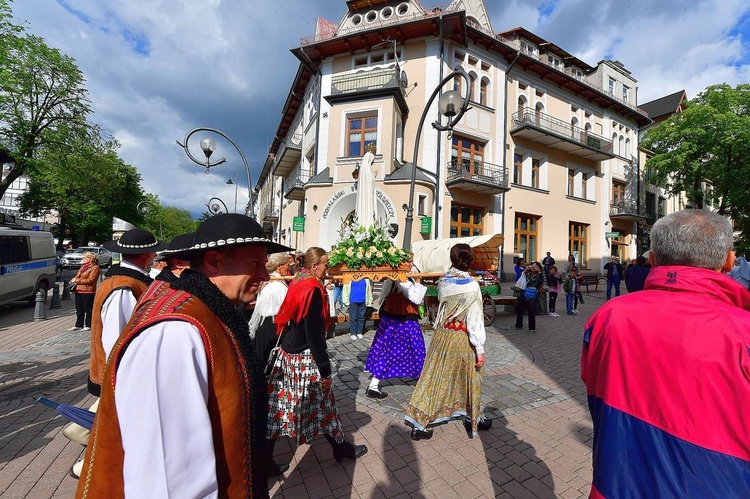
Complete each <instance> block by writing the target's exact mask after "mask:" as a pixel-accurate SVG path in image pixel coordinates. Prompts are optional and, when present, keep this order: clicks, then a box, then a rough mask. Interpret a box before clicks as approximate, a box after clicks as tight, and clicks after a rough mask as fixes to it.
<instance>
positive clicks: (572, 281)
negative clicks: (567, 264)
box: [563, 267, 578, 315]
mask: <svg viewBox="0 0 750 499" xmlns="http://www.w3.org/2000/svg"><path fill="white" fill-rule="evenodd" d="M577 273H578V269H577V268H576V267H571V269H570V272H568V275H567V276H566V277H565V283H564V284H563V289H564V290H565V310H566V311H567V312H568V315H573V314H574V313H575V312H574V311H573V310H574V308H573V300H574V299H575V296H576V282H577V275H576V274H577Z"/></svg>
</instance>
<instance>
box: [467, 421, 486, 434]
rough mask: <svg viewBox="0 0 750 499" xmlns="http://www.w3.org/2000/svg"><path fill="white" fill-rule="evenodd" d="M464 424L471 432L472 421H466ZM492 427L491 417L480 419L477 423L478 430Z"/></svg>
mask: <svg viewBox="0 0 750 499" xmlns="http://www.w3.org/2000/svg"><path fill="white" fill-rule="evenodd" d="M464 426H465V427H466V431H468V432H469V433H471V431H472V430H471V421H468V420H467V421H464ZM490 428H492V420H491V419H480V420H479V422H478V423H477V431H487V430H489V429H490Z"/></svg>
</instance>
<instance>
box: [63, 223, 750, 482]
mask: <svg viewBox="0 0 750 499" xmlns="http://www.w3.org/2000/svg"><path fill="white" fill-rule="evenodd" d="M694 211H697V210H688V211H686V212H681V213H682V215H678V214H675V215H674V216H673V215H670V216H668V217H665V218H663V219H661V220H660V221H659V222H658V223H657V225H655V226H654V228H653V230H652V233H651V238H652V252H651V253H650V255H651V256H650V264H649V263H647V262H646V259H645V257H638V258H637V259H636V260H635V262H634V263H633V264H631V265H629V266H627V268H625V267H623V266H622V265H621V264H620V263H619V261H618V259H617V258H616V257H612V259H611V260H610V262H608V263H607V265H605V270H606V271H607V282H608V286H607V302H606V304H605V305H604V306H602V307H600V308H599V309H598V310H597V311H596V312H595V313H594V314H593V315H592V317H591V319H590V320H589V321H588V323H587V325H586V330H585V333H584V347H583V358H582V364H581V366H582V370H581V373H582V379H583V380H584V383H585V384H586V386H587V390H588V394H589V407H590V410H591V414H592V418H593V419H594V432H595V438H594V444H595V447H596V448H595V449H594V481H593V486H592V493H594V494H595V495H596V494H601V496H602V497H607V496H610V495H617V494H618V493H620V492H623V493H624V492H627V491H629V490H630V491H632V490H640V491H641V492H644V493H645V492H647V491H648V490H660V487H661V486H663V484H664V483H665V482H667V481H670V483H672V485H674V486H675V487H677V489H679V491H680V494H678V495H682V492H684V493H685V495H689V494H688V493H687V492H691V493H692V492H694V490H692V489H691V487H696V484H697V483H700V484H709V485H702V486H701V487H699V488H698V489H696V490H707V489H706V488H705V487H707V486H708V487H710V486H713V485H714V484H715V481H716V477H721V479H722V480H724V481H725V483H724V484H723V485H722V487H723V488H722V489H720V490H723V491H724V492H732V491H734V490H737V488H742V487H746V488H747V490H748V491H749V492H750V487H749V486H747V483H750V482H748V481H747V480H745V478H746V477H747V476H750V475H748V468H746V462H750V444H748V443H747V442H750V439H748V438H747V437H750V431H748V430H747V429H746V425H744V424H742V423H741V422H740V418H741V416H740V414H741V409H742V407H744V405H743V404H744V403H746V402H748V401H750V385H748V383H747V381H746V380H747V379H748V378H749V376H747V373H749V372H750V357H749V355H750V354H748V346H750V339H748V337H747V334H748V331H750V328H748V326H750V317H749V316H750V312H748V310H750V293H748V291H747V286H745V290H743V289H742V287H743V284H742V281H741V279H746V280H748V279H750V276H749V275H748V266H747V263H746V262H745V261H744V260H743V259H737V260H738V261H739V263H738V265H736V266H735V267H734V268H733V267H732V263H733V262H734V260H735V259H734V254H733V252H732V251H731V229H730V230H729V231H728V232H727V228H726V225H727V224H723V222H721V220H723V219H722V218H721V217H719V216H714V215H710V214H709V215H706V214H704V212H700V213H693V212H694ZM709 226H711V228H709ZM698 229H700V230H698ZM727 234H728V235H727ZM675 241H681V242H682V243H683V244H684V246H685V247H682V246H681V247H676V246H675ZM105 247H107V248H108V249H110V250H111V251H116V252H119V253H121V254H122V255H123V259H122V262H121V263H120V264H119V265H115V266H113V267H112V268H111V269H110V270H109V271H108V272H107V276H106V278H105V279H104V280H103V281H101V283H98V282H99V279H98V277H99V276H98V266H97V265H96V257H95V256H93V258H92V257H91V256H87V255H84V266H83V267H82V268H81V270H79V272H78V273H77V274H76V277H75V278H74V282H75V284H76V286H77V288H79V289H77V290H76V294H77V295H78V294H80V295H81V297H80V299H79V297H78V296H76V312H77V313H76V325H75V326H74V327H73V328H71V329H73V330H82V329H84V328H88V327H90V329H91V356H90V366H89V367H90V369H89V391H90V392H91V394H92V395H94V396H96V397H97V400H96V402H95V403H94V405H93V406H92V407H91V410H92V411H95V412H96V418H95V421H94V426H93V428H92V429H91V431H90V433H89V432H88V431H87V430H85V429H84V428H82V427H78V426H77V425H74V424H73V425H70V426H68V427H67V428H66V429H65V434H66V436H68V437H69V438H71V439H72V440H75V441H77V442H79V443H81V444H83V445H86V446H87V448H86V452H85V456H84V459H83V460H82V461H80V462H78V463H76V464H75V465H74V466H73V467H72V468H71V471H70V473H71V475H73V476H74V477H76V478H78V477H80V481H79V486H78V491H77V496H78V497H99V496H102V495H105V494H114V495H117V496H122V495H126V496H135V497H142V496H174V497H204V496H222V497H267V496H268V483H267V477H269V476H279V475H282V474H283V473H285V472H286V471H287V470H288V468H289V465H288V464H287V463H277V462H276V461H275V459H274V455H273V454H274V447H275V443H276V442H277V441H278V439H279V438H281V437H287V438H290V439H291V440H293V441H294V442H295V443H296V445H297V446H299V445H304V444H309V443H310V442H311V441H312V440H313V439H314V438H315V437H316V436H318V435H319V434H322V435H323V437H324V438H325V439H326V440H327V441H328V442H329V444H330V445H331V450H332V454H333V457H334V458H335V459H336V460H337V461H341V460H343V459H358V458H360V457H361V456H363V455H364V454H365V453H367V451H368V449H367V447H366V446H365V445H362V444H356V443H354V442H352V441H351V440H350V439H349V438H347V436H346V433H347V432H346V431H345V428H344V424H343V422H342V418H341V417H340V415H339V410H338V407H337V404H336V400H335V397H334V392H333V389H332V386H333V382H332V376H333V375H334V374H335V373H334V370H333V367H332V364H331V358H330V355H329V352H328V347H327V342H326V336H327V331H328V327H329V324H330V321H331V320H332V312H331V305H330V302H331V301H334V307H336V303H335V301H336V300H334V299H333V298H334V297H335V298H336V299H337V298H338V297H339V294H337V293H336V292H335V285H334V283H333V282H331V281H330V279H328V275H327V273H328V254H327V253H326V251H325V250H324V249H322V248H318V247H311V248H309V249H308V250H307V251H305V252H299V253H296V254H295V253H289V252H290V251H291V248H288V247H286V246H284V245H281V244H279V243H276V242H273V241H271V240H268V239H267V238H266V237H265V235H264V232H263V229H262V227H261V226H260V225H259V224H258V223H257V222H256V221H255V220H253V219H251V218H249V217H245V216H242V215H236V214H220V215H216V216H214V217H211V218H209V219H208V220H206V221H204V222H203V223H202V224H201V225H200V226H199V227H198V229H197V230H196V232H195V233H191V234H185V235H182V236H178V237H177V238H174V239H173V240H172V241H170V243H169V244H168V245H167V244H164V243H160V242H158V241H157V240H156V238H155V237H154V236H153V235H152V234H151V233H149V232H148V231H145V230H141V229H133V230H130V231H128V232H126V233H125V234H124V235H123V236H122V237H121V238H120V239H119V240H116V241H110V242H109V243H107V244H105ZM691 248H693V249H696V248H701V250H700V251H703V252H709V253H710V254H709V255H706V256H705V257H702V258H701V257H700V255H698V256H696V255H691V254H689V250H690V249H691ZM157 256H158V259H159V260H160V261H162V262H163V263H162V264H160V267H161V270H160V271H159V272H158V273H154V274H155V275H154V277H153V279H152V277H151V276H149V272H148V269H149V268H150V267H152V262H153V261H154V259H155V258H156V257H157ZM473 258H474V255H473V251H472V248H471V247H470V246H468V245H466V244H455V245H454V246H453V247H452V248H451V250H450V261H451V267H450V269H449V270H448V271H447V272H446V273H445V274H444V275H442V276H441V277H440V278H439V280H438V284H437V293H438V302H439V305H438V309H437V313H436V316H435V319H434V324H433V325H434V333H433V337H432V341H431V343H430V345H429V348H425V341H424V338H423V335H422V331H421V328H420V324H419V318H420V310H419V305H420V304H421V303H422V301H423V299H424V296H425V293H426V291H427V288H426V286H424V285H423V284H422V283H420V282H419V279H418V278H410V279H407V280H406V281H403V282H400V281H385V282H384V284H383V287H382V291H381V292H380V294H379V295H378V296H375V297H373V296H372V287H371V284H370V283H369V282H368V281H367V280H363V281H362V283H361V284H360V283H356V282H355V283H347V284H345V285H343V286H342V287H341V293H340V297H341V301H342V303H343V304H344V306H347V307H348V312H349V314H350V318H351V321H350V323H351V324H353V326H350V327H352V328H353V329H350V334H351V336H352V337H353V339H358V337H359V335H360V334H361V327H362V320H361V317H360V313H362V317H363V314H364V309H366V307H368V306H370V305H371V306H372V307H373V308H374V309H375V310H377V311H378V314H379V322H378V325H377V330H376V332H375V334H374V337H373V339H372V344H371V346H370V348H369V351H368V353H367V358H366V361H365V365H364V367H365V369H366V371H367V372H369V373H370V375H371V377H370V381H369V384H368V385H367V387H366V388H365V390H364V392H365V395H366V396H367V397H369V398H372V399H384V398H387V397H388V394H387V393H386V392H385V391H384V390H383V389H382V388H381V386H380V383H381V381H382V380H384V379H389V378H413V379H415V380H416V386H415V388H414V391H413V393H412V395H411V397H410V400H409V403H408V405H407V407H406V408H405V411H404V421H405V423H406V424H407V425H408V426H410V427H411V432H410V438H411V439H412V440H414V441H419V440H424V439H429V438H431V437H432V434H433V430H432V427H434V426H435V425H438V424H442V423H444V422H447V421H450V420H459V421H462V422H463V424H464V425H465V427H466V431H467V433H468V435H469V436H470V437H476V436H477V435H478V432H480V431H486V430H488V429H490V428H491V426H492V420H490V419H485V418H484V417H483V414H482V410H481V400H482V397H481V394H482V386H481V385H482V377H483V374H484V366H485V351H484V346H485V342H486V338H487V334H486V331H485V326H484V321H483V307H482V295H481V290H480V287H479V284H478V282H477V281H476V280H475V279H474V277H472V276H471V275H470V273H469V269H470V268H471V266H472V262H473ZM152 268H153V267H152ZM562 268H563V270H562V271H559V270H558V267H557V264H556V262H555V260H554V258H552V256H551V254H550V253H547V256H546V258H544V259H543V261H542V262H531V263H530V264H528V265H526V264H525V262H524V261H523V260H519V261H518V262H517V265H516V272H517V281H516V287H517V290H518V301H517V307H516V324H515V326H516V328H518V329H521V328H522V327H523V317H524V316H527V317H528V327H529V330H530V331H534V330H535V327H536V316H537V314H538V309H539V306H540V303H539V300H540V299H541V298H542V297H544V296H545V291H546V294H547V295H548V296H549V304H548V311H549V315H550V316H551V317H558V314H557V313H556V302H557V298H558V295H559V293H564V294H565V307H566V312H567V314H569V315H575V314H576V313H577V306H578V302H579V301H580V302H581V303H583V294H582V292H581V274H580V271H579V268H578V265H577V264H576V261H575V257H574V255H570V256H569V257H568V260H567V262H566V263H565V264H564V265H563V266H562ZM722 272H723V273H729V274H730V275H731V276H732V277H734V279H735V280H736V281H737V282H735V281H734V280H732V279H730V278H729V277H727V276H725V275H721V274H722ZM623 280H624V282H625V286H626V288H627V290H628V293H627V294H626V295H625V296H619V295H620V290H619V287H620V281H623ZM97 283H98V285H97ZM610 283H611V284H610ZM612 290H614V292H615V294H614V296H615V299H610V298H611V292H612ZM743 293H744V294H743ZM86 295H90V296H86ZM698 295H700V296H698ZM666 302H668V303H669V306H665V305H664V303H666ZM248 306H249V307H248ZM248 308H249V312H250V313H248ZM743 309H744V310H743ZM360 310H362V312H360ZM644 313H647V314H648V316H649V317H650V319H649V321H648V324H646V323H644V321H642V320H640V318H642V317H643V316H644ZM334 314H335V312H334ZM652 319H653V320H652ZM699 320H703V323H704V324H703V328H695V327H694V326H693V327H691V325H693V324H696V323H697V322H698V321H699ZM691 321H692V322H691ZM654 325H658V326H654ZM654 327H659V328H661V330H660V331H659V332H658V334H655V332H656V331H655V330H654ZM696 329H702V331H700V334H696V333H695V330H696ZM674 351H679V352H680V355H679V356H677V357H679V359H675V356H670V357H669V359H670V360H669V362H667V363H668V364H669V365H670V366H672V367H671V368H670V372H669V373H665V372H664V371H665V370H664V369H662V368H661V367H660V366H663V365H666V364H665V362H666V359H665V358H664V356H665V355H668V352H674ZM636 364H637V366H638V368H633V367H634V366H635V365H636ZM735 364H736V366H735ZM733 366H734V367H733ZM735 367H736V368H735ZM689 373H695V374H696V375H690V374H689ZM740 373H744V374H740ZM717 384H718V385H720V388H721V390H719V391H720V392H721V393H716V390H715V388H716V386H718V385H717ZM704 385H705V386H704ZM646 386H648V387H649V389H648V390H646V389H645V387H646ZM676 386H679V387H680V389H679V390H673V389H672V388H674V387H676ZM712 387H713V388H712ZM667 392H668V393H667ZM624 393H630V395H628V396H627V397H625V399H622V397H623V394H624ZM706 397H708V398H709V399H710V400H711V401H712V403H710V404H705V403H702V404H701V409H700V410H699V411H698V412H699V413H700V418H693V417H692V416H691V417H690V418H686V417H685V415H686V414H687V413H688V412H689V411H695V410H697V409H696V406H693V405H689V404H690V401H691V400H692V401H702V402H705V399H706ZM664 400H667V401H668V403H667V404H666V407H662V406H663V405H665V404H662V403H660V402H659V401H662V402H663V401H664ZM655 408H657V409H655ZM717 411H719V412H721V414H719V413H718V412H717ZM728 413H731V414H733V415H732V416H728V415H727V414H728ZM699 419H700V420H704V421H713V422H714V426H715V427H716V428H715V430H716V431H712V432H710V434H708V433H706V432H705V431H703V430H701V427H700V424H699V423H700V422H699ZM345 420H346V419H345ZM717 422H720V423H717ZM625 423H627V424H628V425H630V426H629V427H630V428H631V430H632V431H628V432H625V433H623V432H618V431H614V430H611V429H609V428H610V425H613V426H612V428H619V427H621V426H622V425H623V424H625ZM623 427H624V426H623ZM647 428H650V429H648V431H646V430H647ZM187 436H189V438H187ZM688 441H689V442H691V444H692V445H693V447H692V448H691V449H687V448H682V447H684V442H688ZM655 449H656V450H655ZM652 451H653V452H652ZM621 452H624V453H625V454H624V455H625V456H626V458H623V457H622V456H620V453H621ZM695 453H697V454H695ZM693 454H695V455H698V454H700V456H701V459H702V460H705V462H706V463H708V464H707V468H708V471H705V470H701V469H698V468H699V467H692V468H691V463H690V460H691V458H690V457H689V456H691V455H693ZM623 459H626V460H631V461H632V460H637V461H639V462H641V463H645V464H642V465H640V464H639V466H637V467H632V466H620V465H618V463H619V464H622V462H623ZM656 459H662V461H663V460H664V459H667V460H669V462H670V463H672V465H670V467H666V468H665V467H664V466H658V465H657V463H656V462H655V461H654V462H650V460H656ZM732 459H739V461H732ZM743 460H744V461H743ZM629 462H630V461H629ZM743 463H744V464H743ZM636 468H637V469H636ZM634 473H637V476H635V475H634ZM743 477H745V478H743ZM742 480H744V481H742ZM673 482H675V483H673ZM743 484H744V485H743ZM677 489H675V490H677ZM742 490H745V489H744V488H743V489H742ZM727 495H731V494H727Z"/></svg>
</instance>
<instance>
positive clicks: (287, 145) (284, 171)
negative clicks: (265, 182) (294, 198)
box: [272, 133, 302, 177]
mask: <svg viewBox="0 0 750 499" xmlns="http://www.w3.org/2000/svg"><path fill="white" fill-rule="evenodd" d="M301 158H302V135H300V134H298V133H295V134H291V135H288V136H287V137H286V138H285V139H284V140H283V141H281V144H280V145H279V150H278V152H277V153H276V164H275V165H274V167H273V171H272V173H273V174H274V175H278V176H280V177H286V176H287V175H289V174H290V173H291V172H292V170H293V169H294V167H295V165H297V164H299V161H300V159H301Z"/></svg>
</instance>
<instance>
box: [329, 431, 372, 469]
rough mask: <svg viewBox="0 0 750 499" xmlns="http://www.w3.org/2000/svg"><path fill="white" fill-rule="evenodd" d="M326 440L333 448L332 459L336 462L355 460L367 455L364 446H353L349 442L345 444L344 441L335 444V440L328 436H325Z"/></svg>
mask: <svg viewBox="0 0 750 499" xmlns="http://www.w3.org/2000/svg"><path fill="white" fill-rule="evenodd" d="M325 437H326V440H328V443H329V444H331V447H332V448H333V458H334V459H335V460H336V461H339V462H341V460H342V459H344V458H346V459H357V458H358V457H360V456H362V455H364V454H367V446H366V445H354V444H353V443H351V442H347V441H346V440H344V441H343V442H341V443H339V442H336V439H335V438H333V437H332V436H331V435H329V434H327V433H326V434H325Z"/></svg>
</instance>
